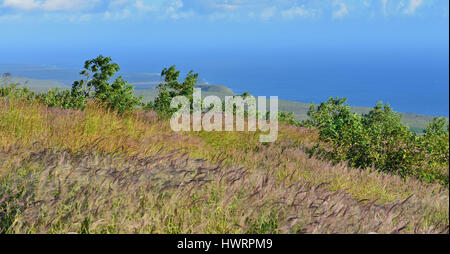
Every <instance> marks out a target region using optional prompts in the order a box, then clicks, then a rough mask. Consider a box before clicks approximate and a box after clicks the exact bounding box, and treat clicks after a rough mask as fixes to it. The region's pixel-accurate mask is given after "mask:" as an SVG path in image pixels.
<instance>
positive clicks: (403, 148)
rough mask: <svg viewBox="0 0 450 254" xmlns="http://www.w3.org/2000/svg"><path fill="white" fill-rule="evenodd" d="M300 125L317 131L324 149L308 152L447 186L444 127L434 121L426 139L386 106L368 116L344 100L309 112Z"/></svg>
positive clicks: (443, 122) (325, 104) (341, 99)
mask: <svg viewBox="0 0 450 254" xmlns="http://www.w3.org/2000/svg"><path fill="white" fill-rule="evenodd" d="M308 116H309V117H310V120H309V121H307V122H305V123H304V125H309V126H314V127H316V128H317V129H318V130H319V138H320V140H321V141H322V142H323V143H324V144H325V145H323V144H322V145H317V146H316V147H315V148H314V149H313V150H312V152H313V153H318V154H320V155H322V156H325V157H327V158H328V159H331V160H332V161H334V162H336V163H337V162H340V161H348V163H349V165H350V166H353V167H361V168H368V167H372V166H373V167H375V168H376V169H378V170H380V171H384V172H395V173H397V174H400V175H402V176H406V175H414V176H417V177H418V178H421V179H424V180H426V181H429V182H440V183H442V184H447V185H448V161H449V157H448V156H449V155H448V152H449V143H448V125H447V127H446V128H445V124H446V121H445V119H435V121H433V122H432V123H431V124H430V126H429V127H428V129H427V130H426V131H425V135H424V136H422V137H418V136H416V134H415V133H413V132H411V131H410V130H409V128H408V127H407V126H406V125H404V124H403V123H402V122H401V117H400V116H399V115H398V114H397V113H396V112H394V111H393V110H392V109H391V108H390V106H389V105H382V104H381V103H378V104H377V105H376V106H375V107H374V108H373V109H372V110H371V111H370V112H369V113H368V114H364V115H358V114H354V113H351V112H350V107H349V106H348V105H346V99H345V98H330V99H329V100H328V101H327V102H325V103H321V104H320V105H319V106H318V107H315V106H312V107H311V108H310V111H309V112H308Z"/></svg>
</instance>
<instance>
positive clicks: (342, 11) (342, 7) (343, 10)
mask: <svg viewBox="0 0 450 254" xmlns="http://www.w3.org/2000/svg"><path fill="white" fill-rule="evenodd" d="M334 5H335V6H339V9H337V10H335V11H333V19H340V18H343V17H345V16H347V15H348V9H347V5H346V4H344V3H342V2H335V4H334Z"/></svg>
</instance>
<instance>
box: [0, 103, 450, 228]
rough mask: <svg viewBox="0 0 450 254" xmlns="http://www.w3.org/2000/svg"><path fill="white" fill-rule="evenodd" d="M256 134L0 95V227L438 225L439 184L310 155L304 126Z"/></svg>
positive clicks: (445, 221)
mask: <svg viewBox="0 0 450 254" xmlns="http://www.w3.org/2000/svg"><path fill="white" fill-rule="evenodd" d="M259 134H260V133H259V132H206V131H201V132H189V133H176V132H172V131H171V129H170V127H169V125H168V122H167V121H164V120H158V118H157V117H156V114H155V113H153V112H147V113H145V112H140V111H133V112H130V113H128V114H125V115H118V114H116V113H114V112H110V111H109V110H106V109H105V108H104V107H102V106H100V105H98V104H95V103H89V104H88V107H87V108H86V109H85V110H84V111H80V110H63V109H56V108H49V107H47V106H44V105H41V104H39V103H37V102H25V101H21V100H16V99H7V98H0V158H1V159H0V232H2V233H71V232H72V233H73V232H74V233H368V232H378V233H448V230H449V193H448V189H447V188H444V187H442V186H441V185H438V184H426V183H423V182H420V181H418V180H415V179H414V178H405V179H402V178H401V177H399V176H397V175H390V174H383V173H379V172H376V171H373V170H365V171H361V170H360V169H355V168H349V167H347V166H346V165H344V164H338V165H335V166H333V165H331V164H330V163H328V162H324V161H321V160H319V159H317V158H314V157H312V158H311V157H310V156H309V155H308V154H307V153H306V152H305V149H306V148H308V147H310V146H312V145H314V144H315V143H316V142H318V135H317V132H316V131H315V130H313V129H307V128H298V127H293V126H284V125H281V126H280V130H279V139H278V140H277V142H275V143H271V144H263V143H260V142H259V141H258V138H259Z"/></svg>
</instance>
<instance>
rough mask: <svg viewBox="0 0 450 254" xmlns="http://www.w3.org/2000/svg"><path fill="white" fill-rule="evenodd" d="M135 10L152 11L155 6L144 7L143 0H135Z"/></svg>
mask: <svg viewBox="0 0 450 254" xmlns="http://www.w3.org/2000/svg"><path fill="white" fill-rule="evenodd" d="M135 6H136V8H137V9H138V10H139V11H153V10H156V6H154V5H146V4H144V1H143V0H137V1H136V3H135Z"/></svg>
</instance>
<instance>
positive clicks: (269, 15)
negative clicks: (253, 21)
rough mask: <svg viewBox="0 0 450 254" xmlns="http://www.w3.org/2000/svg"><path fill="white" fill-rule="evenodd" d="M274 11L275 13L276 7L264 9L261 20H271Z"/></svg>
mask: <svg viewBox="0 0 450 254" xmlns="http://www.w3.org/2000/svg"><path fill="white" fill-rule="evenodd" d="M276 11H277V8H276V7H269V8H265V9H264V10H262V12H261V18H262V19H264V20H268V19H270V18H272V17H273V16H274V15H275V13H276Z"/></svg>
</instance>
